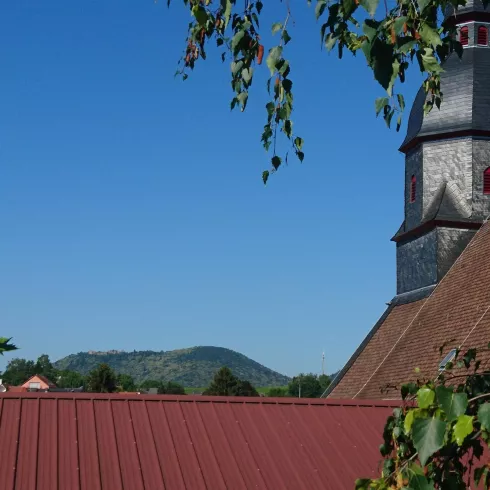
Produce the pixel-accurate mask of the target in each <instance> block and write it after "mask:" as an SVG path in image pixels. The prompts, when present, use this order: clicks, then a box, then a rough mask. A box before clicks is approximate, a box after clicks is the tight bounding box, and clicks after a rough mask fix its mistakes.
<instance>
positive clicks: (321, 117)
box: [0, 0, 419, 375]
mask: <svg viewBox="0 0 490 490" xmlns="http://www.w3.org/2000/svg"><path fill="white" fill-rule="evenodd" d="M181 3H182V2H181V0H174V4H175V5H174V6H173V7H172V8H171V9H170V10H167V8H166V1H165V0H161V1H160V2H159V3H157V4H155V3H154V2H153V1H151V0H138V1H134V0H83V1H82V0H73V1H66V0H42V1H40V0H18V1H15V2H4V4H3V5H2V7H1V11H0V14H1V15H0V61H1V66H2V70H1V71H2V76H1V84H0V86H1V90H0V227H1V231H2V233H1V237H2V238H1V240H0V321H1V325H2V329H1V332H0V333H1V334H4V335H9V336H13V337H14V339H15V342H16V343H17V344H18V345H19V346H20V347H21V348H22V350H21V351H19V353H18V354H19V356H21V357H27V358H36V357H37V356H38V355H40V354H42V353H48V354H49V355H50V356H51V358H52V359H54V360H55V359H59V358H61V357H63V356H65V355H67V354H70V353H73V352H79V351H85V350H89V349H95V350H107V349H125V350H133V349H137V350H140V349H154V350H170V349H176V348H182V347H189V346H194V345H217V346H223V347H228V348H231V349H236V350H238V351H240V352H242V353H244V354H246V355H247V356H250V357H252V358H253V359H255V360H257V361H259V362H261V363H263V364H265V365H267V366H269V367H271V368H273V369H276V370H278V371H281V372H283V373H286V374H288V375H293V374H295V373H297V372H299V371H313V372H319V371H320V369H321V353H322V349H323V348H324V349H325V353H326V362H327V371H329V372H332V371H334V370H337V369H339V368H340V367H341V366H342V365H343V363H344V362H345V361H346V360H347V359H348V357H349V356H350V355H351V354H352V352H353V351H354V350H355V348H356V347H357V346H358V344H359V343H360V342H361V341H362V339H363V338H364V336H365V335H366V333H367V332H368V331H369V330H370V328H371V327H372V325H373V324H374V323H375V321H376V320H377V319H378V317H379V316H380V315H381V314H382V312H383V310H384V308H385V302H387V301H389V300H390V299H391V298H392V297H393V295H394V294H395V245H394V244H393V243H392V242H390V237H391V236H392V235H393V234H394V233H395V231H396V230H397V228H398V226H399V225H400V224H401V221H402V214H403V158H402V156H401V154H399V153H398V151H397V148H398V147H399V144H400V143H401V140H402V137H403V134H402V133H403V132H404V130H405V128H403V129H402V131H401V133H398V134H397V133H396V132H395V131H394V130H392V131H388V130H387V129H386V128H385V125H384V122H383V121H382V119H379V120H377V119H376V118H375V115H374V99H375V98H376V97H378V96H381V95H383V93H382V89H381V87H379V86H378V85H377V83H376V82H375V81H374V80H373V78H372V75H371V73H370V72H369V70H368V69H367V68H366V66H365V62H364V60H363V59H362V57H358V58H357V59H356V58H352V57H351V56H349V55H347V56H346V57H345V59H343V60H342V61H338V60H337V59H336V57H335V55H333V54H332V55H329V54H327V53H326V52H325V51H323V52H322V51H320V46H319V38H320V36H319V25H317V24H316V23H315V20H314V13H313V9H308V8H307V6H306V2H297V3H296V2H294V9H295V10H294V11H293V12H294V20H295V26H294V28H291V29H290V33H291V35H292V37H293V41H292V42H291V43H290V46H291V47H290V50H289V57H290V59H291V63H292V74H291V77H292V78H293V80H294V84H295V85H294V88H295V96H296V107H297V109H296V112H295V115H294V120H295V128H296V129H297V131H298V133H299V134H300V135H302V136H303V137H304V139H305V141H306V142H305V152H306V158H305V162H304V164H303V165H300V164H299V163H296V161H295V160H294V159H291V163H290V165H289V166H288V167H287V168H283V169H281V171H280V172H278V173H277V174H276V175H274V176H273V177H272V178H271V179H270V182H269V184H268V186H267V187H264V186H263V185H262V182H261V172H262V170H263V169H265V168H267V167H268V157H267V155H266V154H265V152H264V150H263V149H262V148H261V146H260V142H259V139H260V130H261V127H262V125H263V123H264V108H263V107H264V104H265V102H266V93H265V83H263V82H264V81H265V79H266V75H267V74H266V72H265V71H266V67H265V66H264V69H263V70H262V71H263V73H262V74H261V75H259V76H258V78H257V80H256V81H255V83H254V86H253V91H252V94H251V100H250V103H249V106H248V109H247V111H246V113H245V114H241V113H240V112H233V113H232V112H230V110H229V100H230V99H231V96H232V93H231V88H230V84H229V64H228V62H226V63H225V64H224V65H223V64H221V61H220V60H219V54H218V52H215V51H214V50H210V52H209V58H210V59H209V60H208V62H206V63H205V64H202V65H201V66H200V67H199V69H198V70H196V71H195V72H194V73H193V74H192V76H191V77H190V78H189V80H187V81H186V82H182V81H180V80H178V79H174V72H175V69H176V62H177V60H178V58H179V56H180V53H181V51H182V48H183V47H184V38H185V34H186V27H187V23H188V21H189V17H188V16H189V14H188V12H187V11H185V10H184V9H183V7H182V6H181V5H180V4H181ZM274 5H275V3H274ZM278 5H281V4H279V2H278ZM282 16H283V11H282V10H281V11H277V10H276V11H274V10H273V9H272V8H271V7H269V9H267V6H266V8H265V9H264V20H263V25H264V26H267V28H266V29H267V31H268V30H269V25H270V23H271V22H273V21H279V20H281V17H282ZM264 40H265V44H266V46H267V47H270V42H271V41H270V37H269V36H268V35H265V36H264ZM212 53H214V54H212ZM418 80H419V78H417V81H415V80H413V81H412V85H408V86H407V87H406V89H405V91H406V92H405V93H406V95H407V99H408V101H409V102H411V101H412V100H413V95H414V89H415V88H416V87H415V85H416V83H418ZM407 117H408V114H407ZM8 358H12V356H11V355H9V356H6V357H5V358H4V359H3V360H2V361H1V364H0V368H1V367H3V366H5V362H6V361H7V360H8Z"/></svg>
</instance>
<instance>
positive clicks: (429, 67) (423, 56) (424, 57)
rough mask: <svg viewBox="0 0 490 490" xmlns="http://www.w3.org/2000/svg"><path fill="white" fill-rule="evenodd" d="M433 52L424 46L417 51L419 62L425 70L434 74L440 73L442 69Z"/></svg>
mask: <svg viewBox="0 0 490 490" xmlns="http://www.w3.org/2000/svg"><path fill="white" fill-rule="evenodd" d="M433 53H434V50H433V49H430V48H425V49H424V50H423V51H419V52H417V57H419V62H420V64H421V66H422V68H423V69H424V70H425V71H427V72H432V73H434V74H439V73H442V72H443V71H444V70H443V69H442V68H441V65H440V64H439V62H438V61H437V59H436V57H435V56H434V54H433Z"/></svg>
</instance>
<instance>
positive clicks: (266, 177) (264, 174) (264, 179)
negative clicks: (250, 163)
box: [262, 170, 269, 184]
mask: <svg viewBox="0 0 490 490" xmlns="http://www.w3.org/2000/svg"><path fill="white" fill-rule="evenodd" d="M268 180H269V171H268V170H264V171H263V172H262V182H264V184H267V181H268Z"/></svg>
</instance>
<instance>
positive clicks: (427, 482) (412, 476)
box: [355, 344, 490, 490]
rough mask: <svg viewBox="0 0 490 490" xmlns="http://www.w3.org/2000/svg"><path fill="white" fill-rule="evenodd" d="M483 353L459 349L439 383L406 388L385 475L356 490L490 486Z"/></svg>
mask: <svg viewBox="0 0 490 490" xmlns="http://www.w3.org/2000/svg"><path fill="white" fill-rule="evenodd" d="M489 349H490V344H489V345H488V346H487V348H485V349H484V350H485V351H487V355H486V358H487V359H488V350H489ZM478 352H479V351H478V350H477V349H474V348H472V349H468V350H467V351H466V352H464V353H462V352H461V351H459V350H458V349H456V354H455V358H454V361H449V362H447V364H446V365H445V368H444V370H443V371H442V372H441V373H440V375H439V376H438V378H437V379H436V380H435V381H421V380H418V381H417V382H416V383H409V384H406V385H404V386H402V388H401V395H402V399H403V406H402V407H400V408H396V409H395V410H394V411H393V415H392V416H390V417H389V418H388V420H387V422H386V425H385V428H384V432H383V438H384V442H383V444H382V445H381V447H380V452H381V455H382V456H383V458H384V459H383V468H382V472H381V476H380V477H379V478H375V479H359V480H357V482H356V487H355V488H356V490H388V489H405V490H435V489H441V490H465V489H467V488H477V487H478V486H479V485H481V486H480V487H479V488H484V489H489V488H490V462H489V460H488V455H489V453H488V450H489V447H488V444H489V440H490V371H489V370H488V369H485V368H484V367H482V360H481V359H478V358H477V354H478ZM480 352H481V351H480ZM484 454H485V456H484V457H483V455H484Z"/></svg>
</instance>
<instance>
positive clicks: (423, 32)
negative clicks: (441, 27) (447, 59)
mask: <svg viewBox="0 0 490 490" xmlns="http://www.w3.org/2000/svg"><path fill="white" fill-rule="evenodd" d="M419 34H420V37H421V38H422V41H424V42H425V43H427V44H432V46H441V45H442V41H441V36H440V35H439V33H438V32H437V30H436V29H434V28H432V27H430V26H429V25H428V24H426V23H425V22H424V23H423V24H422V27H420V29H419Z"/></svg>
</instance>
